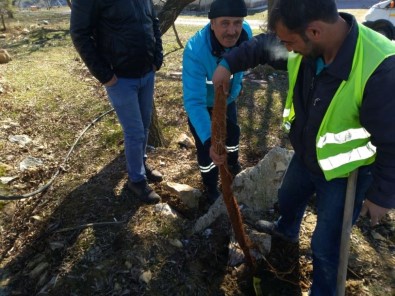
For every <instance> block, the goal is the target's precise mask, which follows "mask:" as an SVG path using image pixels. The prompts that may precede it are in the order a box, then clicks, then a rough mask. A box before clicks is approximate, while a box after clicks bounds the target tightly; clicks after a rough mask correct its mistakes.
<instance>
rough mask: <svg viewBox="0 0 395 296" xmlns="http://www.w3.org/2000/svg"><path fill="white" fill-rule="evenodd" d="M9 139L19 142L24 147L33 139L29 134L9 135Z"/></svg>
mask: <svg viewBox="0 0 395 296" xmlns="http://www.w3.org/2000/svg"><path fill="white" fill-rule="evenodd" d="M8 140H9V141H10V142H13V143H17V144H18V145H20V146H22V147H23V146H25V145H27V144H29V143H30V142H31V141H32V139H30V137H29V136H28V135H13V136H9V137H8Z"/></svg>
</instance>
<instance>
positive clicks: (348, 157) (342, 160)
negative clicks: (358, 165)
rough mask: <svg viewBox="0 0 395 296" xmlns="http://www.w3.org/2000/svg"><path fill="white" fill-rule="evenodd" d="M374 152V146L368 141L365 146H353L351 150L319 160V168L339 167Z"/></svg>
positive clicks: (366, 157)
mask: <svg viewBox="0 0 395 296" xmlns="http://www.w3.org/2000/svg"><path fill="white" fill-rule="evenodd" d="M375 154H376V147H375V146H373V145H372V143H371V142H368V143H367V144H366V145H365V146H362V147H358V148H355V149H353V150H351V151H348V152H345V153H340V154H337V155H335V156H331V157H328V158H325V159H321V160H320V161H319V163H320V166H321V168H322V169H323V170H324V171H330V170H333V169H336V168H339V167H341V166H343V165H345V164H348V163H350V162H354V161H358V160H362V159H369V158H370V157H372V156H374V155H375Z"/></svg>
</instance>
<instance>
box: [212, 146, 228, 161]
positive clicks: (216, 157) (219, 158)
mask: <svg viewBox="0 0 395 296" xmlns="http://www.w3.org/2000/svg"><path fill="white" fill-rule="evenodd" d="M210 157H211V159H212V160H213V162H214V164H215V165H216V166H220V165H222V164H224V163H225V160H226V153H225V154H222V155H219V154H217V152H215V149H214V147H213V146H210Z"/></svg>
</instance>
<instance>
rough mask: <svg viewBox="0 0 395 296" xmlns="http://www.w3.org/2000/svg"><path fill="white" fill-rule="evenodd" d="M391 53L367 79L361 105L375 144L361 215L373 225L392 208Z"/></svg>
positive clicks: (394, 97)
mask: <svg viewBox="0 0 395 296" xmlns="http://www.w3.org/2000/svg"><path fill="white" fill-rule="evenodd" d="M394 64H395V56H392V57H389V58H387V59H386V60H385V61H384V62H383V63H382V64H381V65H380V66H379V67H378V68H377V69H376V71H375V72H374V73H373V74H372V76H371V77H370V78H369V80H368V82H367V84H366V87H365V91H364V97H363V101H362V105H361V111H360V120H361V124H362V126H364V127H365V128H366V130H367V131H368V132H369V133H370V134H371V141H372V144H373V145H374V146H376V148H377V150H376V153H377V154H376V160H375V162H374V164H373V166H372V174H373V183H372V185H371V187H370V188H369V189H368V192H367V194H366V198H367V201H366V202H365V204H364V207H363V210H362V212H361V214H362V215H364V214H367V213H369V216H370V218H371V222H372V224H373V225H375V224H377V223H378V221H379V220H380V219H381V218H382V217H383V216H384V215H385V214H386V213H387V212H388V211H389V209H391V208H395V116H394V114H395V93H394V91H393V87H394V84H395V67H394V66H393V65H394Z"/></svg>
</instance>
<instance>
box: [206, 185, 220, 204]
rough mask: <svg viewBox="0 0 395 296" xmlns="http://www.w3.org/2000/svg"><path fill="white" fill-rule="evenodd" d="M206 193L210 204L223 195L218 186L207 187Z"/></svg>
mask: <svg viewBox="0 0 395 296" xmlns="http://www.w3.org/2000/svg"><path fill="white" fill-rule="evenodd" d="M206 193H207V202H208V203H209V204H213V203H214V202H215V201H216V200H217V199H218V197H219V196H220V195H221V192H219V190H218V187H217V186H215V187H207V189H206Z"/></svg>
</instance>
